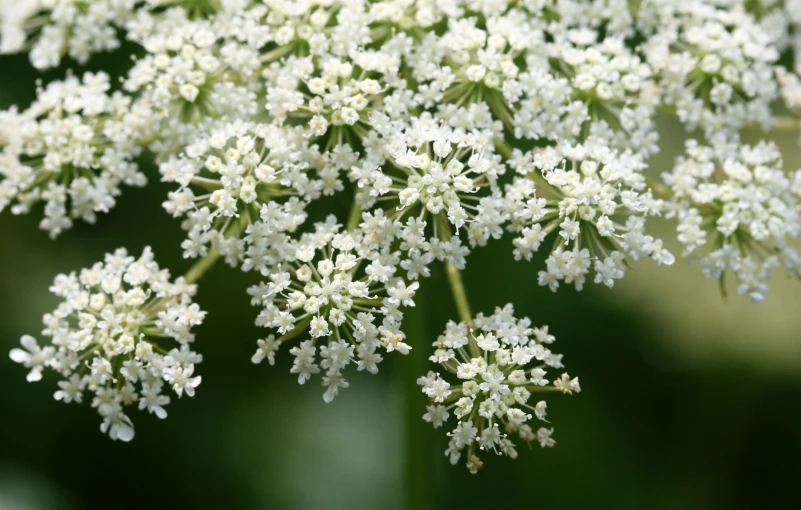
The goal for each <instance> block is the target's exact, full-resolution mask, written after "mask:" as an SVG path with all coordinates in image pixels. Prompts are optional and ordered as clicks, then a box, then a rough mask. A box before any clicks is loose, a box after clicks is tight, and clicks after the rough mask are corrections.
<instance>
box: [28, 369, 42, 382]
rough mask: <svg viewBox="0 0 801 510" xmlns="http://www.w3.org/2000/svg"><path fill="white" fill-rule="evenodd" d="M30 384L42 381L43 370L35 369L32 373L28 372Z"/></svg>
mask: <svg viewBox="0 0 801 510" xmlns="http://www.w3.org/2000/svg"><path fill="white" fill-rule="evenodd" d="M26 379H28V382H36V381H41V380H42V369H41V368H39V367H36V368H34V369H33V370H31V371H30V372H28V377H26Z"/></svg>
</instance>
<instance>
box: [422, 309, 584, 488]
mask: <svg viewBox="0 0 801 510" xmlns="http://www.w3.org/2000/svg"><path fill="white" fill-rule="evenodd" d="M553 341H554V338H553V336H551V335H549V334H548V328H547V327H543V328H531V321H530V320H529V319H527V318H524V319H516V318H515V317H514V308H513V307H512V305H511V304H509V305H506V306H505V307H503V308H496V309H495V313H493V314H492V315H489V316H484V315H482V314H479V315H478V316H476V318H475V319H474V321H473V322H472V323H471V324H466V323H464V322H460V323H455V322H449V323H448V325H447V327H446V329H445V333H444V334H442V335H441V336H440V337H439V338H438V339H437V341H436V342H434V347H435V349H436V350H435V352H434V354H433V355H432V356H431V358H430V359H431V361H433V362H435V363H438V364H440V366H441V367H442V368H444V369H445V371H446V372H447V373H448V375H449V376H450V377H449V379H451V380H454V381H455V382H456V381H458V382H459V384H451V383H449V382H448V381H447V380H446V379H445V378H443V377H442V376H441V375H440V374H439V373H436V372H434V371H430V372H429V373H428V375H426V376H424V377H421V378H420V379H418V381H417V382H418V384H420V385H421V386H422V387H423V393H425V394H426V396H428V397H429V398H430V399H431V405H429V406H428V408H427V411H428V412H427V413H426V415H425V416H424V417H423V418H424V419H425V420H426V421H428V422H431V423H432V424H433V425H434V427H435V428H438V427H440V426H442V425H443V424H444V423H445V422H446V421H447V420H448V418H449V417H450V415H451V413H452V414H453V416H454V417H455V418H456V420H457V424H456V428H454V429H453V430H452V432H450V433H449V434H448V436H450V438H451V439H450V443H449V445H448V450H447V451H446V455H448V456H449V458H450V461H451V463H452V464H456V463H457V462H458V461H459V459H460V458H461V456H462V453H463V452H464V451H465V450H467V453H466V455H467V467H468V469H469V470H470V472H472V473H475V472H476V471H477V470H478V469H479V468H480V467H481V465H482V463H481V461H480V459H479V458H478V455H479V453H480V452H486V451H492V452H493V453H495V454H497V455H506V456H509V457H512V458H516V457H517V450H516V449H515V445H514V442H513V441H512V439H511V438H510V436H514V435H516V436H518V437H519V438H520V439H522V440H523V441H524V442H526V443H528V444H530V443H531V442H532V441H535V440H536V441H539V442H540V444H541V445H542V446H553V444H554V443H553V440H551V439H550V434H551V433H552V432H553V429H551V430H550V431H548V430H547V429H543V428H540V429H539V431H538V432H536V433H535V432H534V430H533V429H532V425H531V424H530V423H529V422H530V420H531V419H532V417H533V416H534V417H536V418H537V419H538V420H540V421H546V420H545V415H546V412H545V409H546V407H547V405H546V403H545V401H540V402H538V403H536V404H535V405H531V404H529V400H530V399H531V397H532V393H536V392H545V391H554V390H556V391H561V392H562V393H565V394H572V393H574V392H575V393H578V392H580V391H581V387H580V386H579V381H578V378H574V379H571V378H570V376H568V375H567V374H566V373H563V374H562V375H561V377H559V378H557V379H555V380H554V381H552V382H551V381H549V380H547V379H546V378H545V377H546V376H547V375H548V372H547V371H548V370H552V369H553V370H555V369H561V368H563V365H562V356H561V355H559V354H555V353H554V352H552V351H551V350H550V349H549V348H548V347H546V345H548V344H550V343H552V342H553ZM549 384H550V386H549ZM531 413H534V415H533V416H532V414H531Z"/></svg>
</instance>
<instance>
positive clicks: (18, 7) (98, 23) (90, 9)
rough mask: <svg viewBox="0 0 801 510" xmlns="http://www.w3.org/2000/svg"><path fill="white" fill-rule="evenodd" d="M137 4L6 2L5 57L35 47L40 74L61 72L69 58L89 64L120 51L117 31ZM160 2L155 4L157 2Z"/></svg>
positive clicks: (118, 0) (1, 46)
mask: <svg viewBox="0 0 801 510" xmlns="http://www.w3.org/2000/svg"><path fill="white" fill-rule="evenodd" d="M136 3H141V2H136V0H93V1H92V2H79V1H76V0H24V1H20V0H2V2H0V27H2V30H0V53H16V52H18V51H20V50H23V49H27V48H26V47H28V46H29V47H30V50H29V55H30V60H31V64H33V66H34V67H36V68H37V69H47V68H50V67H56V66H58V65H59V63H60V62H61V59H62V57H63V56H64V55H65V54H66V55H69V56H70V57H71V58H73V59H75V60H76V61H78V62H79V63H82V64H84V63H86V62H87V61H88V60H89V57H90V56H91V55H92V54H93V53H97V52H100V51H109V50H114V49H117V48H119V46H120V40H119V37H118V35H117V30H118V29H119V28H120V27H121V26H122V25H123V22H124V21H125V20H127V19H128V18H130V17H131V16H132V15H133V12H134V11H133V8H134V5H135V4H136ZM153 3H155V2H153Z"/></svg>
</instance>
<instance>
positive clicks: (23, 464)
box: [0, 54, 801, 510]
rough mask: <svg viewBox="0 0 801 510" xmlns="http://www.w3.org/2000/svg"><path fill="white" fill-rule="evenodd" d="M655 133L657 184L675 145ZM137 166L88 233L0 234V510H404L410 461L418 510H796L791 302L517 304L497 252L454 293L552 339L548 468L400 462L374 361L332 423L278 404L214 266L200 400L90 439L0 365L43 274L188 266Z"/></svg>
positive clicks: (438, 301)
mask: <svg viewBox="0 0 801 510" xmlns="http://www.w3.org/2000/svg"><path fill="white" fill-rule="evenodd" d="M128 62H129V60H128V57H127V56H126V55H124V54H115V55H105V56H101V57H100V58H97V59H95V60H93V61H92V62H91V63H90V66H89V67H88V68H89V69H107V68H109V67H111V68H116V69H118V70H119V69H124V66H126V65H128ZM0 70H2V71H1V73H2V74H0V107H2V108H7V107H9V106H10V105H12V104H19V105H21V106H23V107H24V106H25V105H27V104H28V103H29V102H30V101H31V100H32V99H33V97H34V96H35V88H34V84H35V81H36V79H37V78H38V77H39V75H37V73H35V72H34V70H33V69H32V68H31V67H30V66H29V65H28V63H27V61H26V60H25V58H24V57H3V58H0ZM64 74H65V70H64V69H63V68H62V69H59V70H56V71H53V72H49V73H47V74H46V75H44V80H45V81H48V80H51V79H55V78H59V77H63V76H64ZM663 124H664V125H663V127H662V130H663V140H664V142H663V147H664V149H663V152H662V154H661V155H660V156H659V157H657V158H656V160H655V161H654V168H655V169H656V170H655V172H656V173H657V174H658V172H659V171H662V170H663V169H666V168H668V167H669V165H670V162H671V161H672V159H673V158H674V157H675V156H676V154H677V153H678V152H680V151H681V148H682V139H683V137H684V134H683V133H682V132H681V130H680V129H679V128H678V127H677V126H675V125H674V124H671V123H669V122H667V123H663ZM782 136H783V137H782V138H781V139H780V142H781V143H782V146H783V149H784V151H785V154H786V155H787V160H788V161H787V167H788V169H789V168H796V167H798V166H799V165H800V164H801V157H799V156H798V149H797V148H796V146H795V137H796V134H794V133H790V134H785V135H782ZM143 166H144V168H145V171H146V172H147V173H148V175H149V177H150V179H151V181H152V182H151V185H150V186H148V187H147V188H145V189H126V190H125V192H124V194H123V195H122V196H121V197H120V199H119V200H118V205H117V207H116V208H114V209H113V210H112V212H111V213H110V214H105V215H101V216H100V217H99V221H98V223H97V224H96V225H94V226H90V225H86V224H83V223H78V224H77V225H76V227H75V228H74V229H72V230H70V231H68V232H66V233H65V234H63V235H62V236H61V237H60V238H59V239H57V240H56V241H51V240H49V238H48V237H47V235H46V233H44V232H42V231H39V230H38V226H37V223H38V221H39V219H40V216H41V211H36V213H34V214H31V215H29V216H23V217H14V216H12V215H11V214H10V212H9V211H5V212H4V213H3V214H2V215H0V395H2V396H1V397H0V509H2V510H6V509H9V510H10V509H14V510H22V509H26V510H28V509H31V510H32V509H36V510H40V509H42V510H46V509H107V508H120V509H127V508H140V507H143V506H144V507H150V506H156V507H159V508H160V507H165V508H169V507H172V508H189V507H192V508H197V509H206V508H209V509H217V508H237V509H262V508H265V509H266V508H275V509H326V510H337V509H347V510H358V509H379V508H380V509H382V510H383V509H387V510H393V509H397V508H402V507H403V505H404V501H405V497H406V495H407V494H409V488H408V487H405V485H404V484H405V481H404V480H405V479H406V478H405V475H404V473H405V468H404V464H405V459H406V458H408V457H409V456H410V455H411V456H415V455H420V456H422V457H423V458H424V460H427V464H428V465H429V466H431V472H430V474H427V475H426V476H427V477H428V478H429V481H430V484H431V491H432V493H431V496H430V505H431V507H433V508H441V509H456V508H479V507H486V508H494V507H496V506H497V505H499V504H506V505H508V507H509V508H535V507H536V508H543V509H551V508H615V509H620V510H624V509H636V510H639V509H643V508H648V509H703V510H716V509H725V510H729V509H773V508H790V507H796V505H797V504H798V497H799V496H801V489H800V488H799V487H801V433H800V431H799V423H800V422H801V402H800V401H799V400H800V397H801V370H800V369H801V333H800V332H801V284H799V282H791V281H787V280H786V278H784V277H783V276H781V275H777V277H775V278H774V281H773V285H772V287H771V290H770V292H769V294H768V299H767V301H766V302H765V303H764V304H762V305H753V304H751V303H750V301H748V299H747V298H742V297H738V296H730V297H729V298H728V299H725V300H724V299H722V298H721V296H720V295H719V293H718V291H717V285H716V283H715V282H708V281H705V280H704V279H703V276H702V275H701V273H700V270H699V269H698V268H697V267H685V265H684V264H683V262H682V261H679V262H677V264H676V266H675V267H672V268H656V267H654V266H653V264H650V263H649V262H643V263H639V264H637V265H636V269H635V270H632V271H630V272H629V274H628V275H627V277H626V279H625V280H624V282H623V283H622V284H620V285H619V286H618V287H616V288H615V289H612V290H609V289H606V288H605V287H603V288H599V287H597V286H595V285H589V286H588V287H589V288H588V289H586V290H585V291H584V292H582V293H577V292H575V291H574V290H572V289H567V288H565V289H563V290H560V292H559V293H558V294H552V293H551V292H550V291H549V290H547V289H545V288H541V287H539V286H537V284H536V273H537V271H538V270H539V267H540V265H538V264H537V263H524V262H515V261H514V260H513V257H512V255H511V248H510V243H509V240H508V239H506V240H504V241H502V242H494V243H491V244H490V246H488V247H487V248H484V249H477V250H476V251H475V252H474V253H473V254H472V255H471V256H470V257H469V259H468V268H467V270H466V273H465V278H466V286H467V291H468V295H469V297H470V301H471V304H472V307H473V309H474V311H484V312H491V311H492V309H493V307H494V306H497V305H503V304H505V303H507V302H512V303H514V304H515V307H516V310H517V313H518V315H520V316H522V315H528V316H529V317H531V318H532V320H533V321H534V322H535V324H543V323H545V324H549V325H550V328H551V332H552V333H553V334H554V335H556V337H557V343H556V345H555V350H557V351H559V352H563V353H564V354H565V362H566V365H567V368H568V370H569V372H570V373H571V374H572V375H578V376H579V377H580V379H581V386H582V388H583V391H582V393H581V394H580V395H578V396H574V397H571V398H567V397H560V396H555V397H554V398H550V399H549V402H548V417H549V419H550V420H551V422H552V424H553V425H554V426H555V428H556V432H555V435H554V438H555V439H556V441H557V447H556V448H554V449H547V450H543V449H540V448H539V447H538V446H537V447H536V448H535V449H534V450H532V451H529V450H528V449H527V448H526V447H524V446H523V447H521V448H520V449H519V453H520V457H519V458H518V459H517V460H514V461H512V460H510V459H506V458H489V456H488V455H487V456H485V457H484V460H485V462H486V467H485V469H484V470H483V471H482V472H481V473H480V474H479V475H477V476H471V475H469V474H468V473H467V470H466V469H465V468H464V467H463V465H461V464H460V465H458V466H455V467H453V466H450V465H449V464H448V463H447V461H446V458H445V456H444V454H443V453H444V450H445V447H446V445H445V442H446V441H445V439H446V438H445V436H444V431H442V429H440V430H437V431H436V433H432V434H431V437H433V438H434V439H433V441H434V444H433V446H432V447H431V448H424V449H423V451H419V450H420V449H414V448H410V447H407V445H408V444H409V443H408V439H409V437H410V435H409V433H408V431H407V429H406V423H407V422H408V420H407V417H406V416H405V415H404V412H405V411H404V409H405V407H406V406H407V405H411V404H413V405H418V404H419V407H418V411H417V414H418V416H422V414H423V412H424V409H423V407H422V405H423V404H422V403H421V400H420V399H418V400H417V401H416V402H410V400H409V399H408V398H407V397H404V393H403V391H404V390H403V387H404V384H406V385H408V382H409V380H410V378H409V375H408V371H404V368H405V367H404V365H403V363H398V361H401V362H402V361H404V360H403V359H400V360H399V358H400V356H388V361H387V362H385V363H384V364H383V365H382V367H381V372H380V374H379V375H378V376H361V377H359V376H353V377H352V378H350V379H351V388H350V389H348V390H346V391H344V392H343V393H342V394H341V395H340V396H339V397H338V398H337V399H336V400H335V402H334V403H332V404H329V405H326V404H324V403H323V401H322V389H321V388H320V387H319V386H318V385H317V384H314V383H312V384H307V385H305V386H302V387H301V386H298V385H297V384H296V378H295V376H294V375H291V374H289V367H290V365H291V356H290V355H289V354H288V353H287V350H288V349H284V350H283V351H282V352H281V353H280V354H279V356H278V359H277V363H276V366H274V367H269V365H267V364H266V363H264V364H263V365H260V366H255V365H252V364H251V363H250V357H251V355H252V354H253V352H254V350H255V340H256V339H257V338H259V337H261V336H263V333H264V332H263V331H260V330H258V329H257V328H255V326H253V319H254V318H255V315H256V310H255V309H254V308H252V307H251V306H250V305H249V300H248V296H247V295H246V294H245V291H244V290H245V288H246V287H247V286H248V285H249V284H250V283H252V282H253V281H254V278H255V276H254V275H247V274H244V273H241V272H238V271H235V270H232V269H230V268H228V267H223V266H218V267H216V268H215V269H214V270H213V271H212V272H211V273H210V274H209V275H207V276H206V277H205V278H204V279H203V280H202V282H201V285H200V292H199V295H198V298H197V300H198V301H199V303H200V305H201V307H202V308H203V309H205V310H207V311H208V312H209V315H208V317H207V320H206V322H205V323H204V324H203V325H202V327H201V328H199V330H198V331H197V333H198V334H197V338H198V340H197V343H196V344H195V346H196V348H197V349H198V350H199V351H200V352H202V353H203V355H204V362H203V363H202V365H200V366H199V367H198V369H199V372H200V373H201V374H202V376H203V383H202V385H201V386H200V387H199V388H198V393H197V396H196V397H195V398H194V399H189V398H183V399H180V400H179V399H177V398H174V399H173V403H172V404H171V405H170V406H168V408H167V410H168V412H169V417H168V418H167V419H166V420H164V421H160V420H158V419H156V418H155V417H154V416H152V415H146V414H145V413H144V412H140V411H134V412H132V413H131V416H132V418H133V420H134V423H135V425H136V438H135V439H134V441H133V442H132V443H130V444H125V443H120V442H113V441H111V440H109V439H108V437H105V436H104V435H103V434H101V433H100V431H99V428H98V427H99V423H100V420H99V417H98V415H97V413H96V411H95V410H93V409H90V408H89V406H88V405H86V403H84V404H83V405H74V404H73V405H64V404H62V403H58V402H55V401H54V400H53V397H52V394H53V392H54V391H55V381H56V380H55V378H54V377H52V376H50V377H48V376H46V377H45V379H44V380H43V381H42V382H40V383H38V384H30V383H27V382H26V381H25V373H26V371H25V369H24V368H23V367H21V366H19V365H16V364H15V363H13V362H11V360H10V359H9V358H8V356H7V355H6V354H5V353H6V352H8V350H9V349H11V348H12V347H15V346H16V345H17V344H18V341H19V337H20V336H21V335H22V334H25V333H31V334H34V335H36V334H38V333H39V331H40V329H41V316H42V314H44V313H45V312H48V311H50V310H52V309H53V308H54V306H55V304H56V302H57V301H56V298H55V297H54V296H52V295H50V294H49V293H48V291H47V287H48V286H49V285H50V283H51V281H52V279H53V277H55V275H56V274H58V273H61V272H69V271H72V270H77V269H79V268H82V267H85V266H88V265H91V264H92V263H93V262H95V261H97V260H100V259H101V258H102V256H103V254H104V253H106V252H109V251H112V250H113V249H115V248H117V247H120V246H125V247H127V248H128V249H129V250H130V251H131V252H132V253H139V252H141V250H142V248H143V247H144V246H146V245H150V246H152V247H153V249H154V251H155V253H156V258H157V260H158V262H159V263H160V264H161V265H162V267H168V268H170V269H171V271H172V273H173V274H174V275H179V274H182V273H183V272H184V271H185V270H186V269H187V268H188V267H189V266H190V262H189V261H185V260H182V258H181V249H180V248H179V242H180V239H182V235H183V234H182V232H181V231H180V228H179V225H178V221H175V220H173V219H171V218H170V217H169V216H168V215H167V214H166V213H165V212H164V211H163V209H162V208H161V205H160V204H161V202H162V201H163V197H164V196H165V195H166V190H167V189H168V188H167V187H166V186H165V185H163V184H162V183H160V182H158V181H159V179H158V175H157V172H156V169H155V168H154V167H153V166H152V164H148V162H147V161H143ZM658 227H659V228H661V229H662V233H663V234H664V235H665V236H666V237H669V234H670V231H669V230H667V229H666V227H665V226H658ZM671 248H674V252H675V253H676V254H677V255H678V253H679V252H680V250H679V249H678V248H677V247H676V246H675V244H673V245H671ZM540 262H541V261H540ZM420 299H421V306H420V307H419V309H418V312H417V314H416V316H415V319H414V320H415V321H417V322H418V323H419V324H420V328H418V329H419V331H418V332H417V333H415V334H414V335H410V337H411V338H410V343H412V345H414V346H418V345H420V344H421V343H422V344H430V342H431V341H432V340H433V339H434V338H435V336H436V335H437V334H439V333H440V332H441V331H442V330H443V329H444V325H445V323H446V321H447V320H449V319H455V318H456V312H455V308H454V306H453V304H452V302H451V298H450V293H449V289H448V286H447V282H446V280H445V279H444V275H443V274H442V272H441V271H439V270H438V271H437V272H436V273H435V274H434V275H433V277H432V278H430V279H428V280H426V281H424V282H423V288H422V295H421V296H420ZM418 336H421V338H417V337H418ZM315 382H316V380H315ZM415 398H417V397H415ZM421 398H422V397H421ZM416 419H417V418H415V420H416ZM414 423H417V422H416V421H415V422H414ZM424 425H425V424H424ZM426 427H427V425H426ZM426 427H423V428H422V429H421V430H425V431H427V430H428V429H427V428H426ZM414 434H419V432H414ZM426 439H427V438H425V437H422V438H421V437H416V438H415V439H414V440H415V441H421V442H422V444H425V440H426Z"/></svg>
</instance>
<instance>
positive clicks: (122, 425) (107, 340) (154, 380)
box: [11, 248, 206, 441]
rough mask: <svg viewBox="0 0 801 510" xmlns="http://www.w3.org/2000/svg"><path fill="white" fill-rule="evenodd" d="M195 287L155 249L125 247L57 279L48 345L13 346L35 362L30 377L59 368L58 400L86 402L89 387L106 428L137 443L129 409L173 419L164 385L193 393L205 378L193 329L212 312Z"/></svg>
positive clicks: (26, 341) (27, 341) (25, 341)
mask: <svg viewBox="0 0 801 510" xmlns="http://www.w3.org/2000/svg"><path fill="white" fill-rule="evenodd" d="M195 289H196V286H195V285H193V284H189V283H187V282H186V281H185V280H184V278H183V277H181V278H178V279H177V280H175V282H171V281H170V274H169V272H168V271H167V270H166V269H164V270H162V269H159V266H158V264H156V262H154V261H153V253H152V251H151V250H150V248H145V250H144V252H143V253H142V255H141V256H140V257H139V258H138V259H137V258H135V257H131V256H129V255H128V252H126V251H125V249H122V248H121V249H119V250H117V251H115V252H114V253H110V254H108V255H106V257H105V259H104V261H103V262H98V263H97V264H95V265H93V266H92V267H90V268H87V269H83V270H81V271H80V272H79V273H77V274H76V273H70V274H66V275H65V274H62V275H59V276H57V277H56V279H55V281H54V282H53V285H52V286H51V287H50V291H51V292H52V293H53V294H55V295H56V296H58V297H59V298H61V299H63V301H62V302H61V303H59V305H58V307H57V308H56V309H55V310H53V312H51V313H49V314H46V315H45V316H44V319H43V323H44V327H45V329H44V330H42V335H43V336H45V337H47V338H49V339H50V340H49V342H48V343H46V344H45V345H44V347H40V346H39V344H38V343H37V341H36V339H35V338H34V337H32V336H29V335H25V336H23V337H22V340H21V343H22V346H23V347H24V350H23V349H13V350H12V351H11V359H12V360H14V361H16V362H18V363H22V364H23V365H25V367H27V368H30V372H29V373H28V380H29V381H39V380H40V379H41V378H42V371H43V370H49V371H53V372H55V373H57V374H58V376H59V377H60V378H61V379H62V380H61V381H59V383H58V387H59V390H58V391H56V393H55V394H54V397H55V399H56V400H60V401H63V402H66V403H70V402H76V403H79V404H80V403H82V402H83V400H84V392H86V391H89V392H90V393H92V394H93V396H92V399H91V401H90V402H91V405H92V407H94V408H96V409H97V411H98V413H100V416H101V417H102V418H103V423H102V424H101V425H100V430H101V431H103V432H107V433H108V434H109V436H110V437H111V439H119V440H122V441H130V440H131V439H133V436H134V428H133V423H132V422H131V419H130V418H129V417H128V415H127V414H126V407H128V406H138V407H139V409H147V411H148V412H150V413H152V414H155V415H156V416H158V417H159V418H165V417H166V416H167V412H166V411H165V410H164V406H166V405H167V404H169V403H170V397H169V396H168V395H165V394H163V393H162V392H163V391H164V390H167V389H172V391H173V392H174V393H175V394H176V395H178V396H179V397H181V396H182V395H183V394H184V393H186V394H187V395H189V396H190V397H191V396H193V395H194V394H195V388H196V387H197V386H198V384H200V376H196V375H194V371H195V364H196V363H200V362H201V361H202V359H203V357H202V356H201V355H199V354H198V353H196V352H194V351H192V350H191V344H192V342H193V341H194V340H195V337H194V335H193V334H192V332H191V329H192V328H193V327H196V326H198V325H200V323H201V322H203V318H204V317H205V315H206V313H205V312H203V311H201V310H200V308H199V307H198V305H197V304H195V303H193V302H192V297H193V296H194V294H195Z"/></svg>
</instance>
